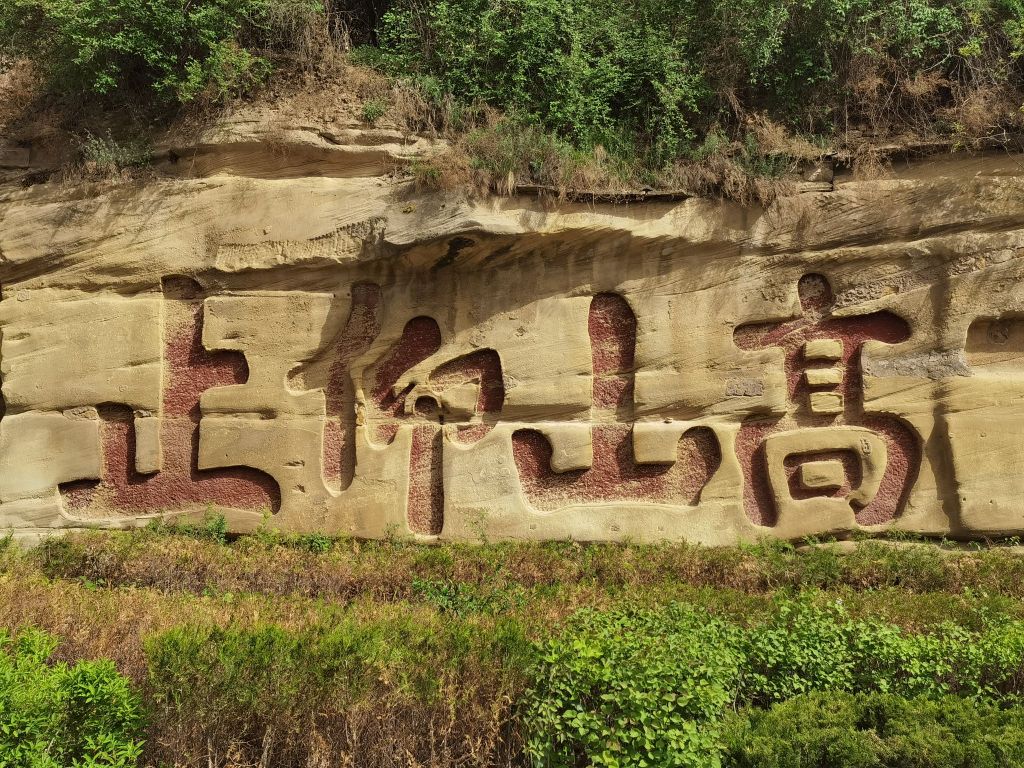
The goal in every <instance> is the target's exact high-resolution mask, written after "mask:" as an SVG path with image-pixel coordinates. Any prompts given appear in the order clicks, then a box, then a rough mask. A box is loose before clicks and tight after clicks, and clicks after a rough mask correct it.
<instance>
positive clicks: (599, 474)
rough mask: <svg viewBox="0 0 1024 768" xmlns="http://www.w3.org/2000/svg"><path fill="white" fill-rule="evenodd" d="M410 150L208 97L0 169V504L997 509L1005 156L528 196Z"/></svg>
mask: <svg viewBox="0 0 1024 768" xmlns="http://www.w3.org/2000/svg"><path fill="white" fill-rule="evenodd" d="M426 151H430V147H429V145H428V143H427V142H423V141H418V142H410V141H409V140H407V139H404V138H403V137H401V136H399V135H397V134H394V135H393V134H389V133H386V132H372V131H368V132H367V131H364V132H358V131H346V132H341V133H332V132H331V131H329V130H327V129H325V128H323V127H316V126H313V127H305V128H295V129H291V130H289V131H287V132H284V133H283V134H281V133H280V132H278V133H277V134H275V141H274V143H273V144H272V145H271V144H270V143H269V142H268V140H267V137H266V136H263V135H261V133H260V130H259V127H258V126H257V125H247V124H244V123H240V124H236V125H234V126H232V127H231V128H230V130H229V129H226V128H223V129H221V130H220V131H219V132H218V133H216V134H215V135H211V136H209V137H206V139H204V141H203V142H201V143H200V144H199V145H197V146H196V147H187V148H186V147H182V148H177V149H175V150H174V151H172V152H168V153H167V155H166V157H167V159H166V160H165V161H163V166H164V167H163V170H165V171H167V172H169V174H171V175H166V176H162V177H160V178H159V179H157V180H151V181H148V182H136V183H131V184H121V185H117V186H90V185H71V186H69V185H63V186H62V185H58V184H41V185H35V186H28V187H21V186H18V185H16V184H14V183H8V184H6V185H4V186H3V187H0V283H2V300H0V325H2V348H0V371H2V377H3V397H4V404H5V411H4V413H3V418H2V420H0V526H2V527H4V528H7V529H14V530H15V531H16V532H18V533H19V534H20V535H29V534H38V533H39V532H41V531H44V530H49V529H60V528H81V527H87V526H108V527H109V526H130V525H137V524H139V522H140V521H145V520H147V519H150V518H151V517H153V516H154V515H170V516H180V515H189V516H195V515H202V514H203V513H204V511H206V510H209V509H211V508H212V509H215V510H218V511H221V512H223V513H224V514H225V515H226V517H227V519H228V521H229V525H230V527H231V528H233V529H235V530H239V531H244V530H251V529H252V528H254V527H256V526H258V525H260V524H261V523H263V522H264V521H265V522H266V524H269V525H272V526H277V527H280V528H282V529H284V530H288V531H326V532H331V533H341V534H351V535H355V536H363V537H381V536H388V535H398V536H407V537H416V538H421V539H425V540H426V539H433V538H438V537H439V538H443V539H479V538H487V539H490V540H496V539H506V538H508V539H564V538H576V539H581V540H595V539H609V540H614V539H627V538H628V539H632V540H645V541H646V540H663V539H669V540H680V539H685V540H691V541H699V542H705V543H728V542H735V541H739V540H750V539H755V538H758V537H761V536H778V537H784V538H796V537H802V536H807V535H822V534H830V533H844V532H851V531H856V530H864V531H868V532H877V531H884V530H887V529H890V528H896V529H899V530H904V531H916V532H921V533H925V534H940V533H944V534H950V535H953V536H960V537H968V536H980V535H999V534H1013V533H1020V532H1022V531H1024V506H1022V505H1021V498H1022V497H1024V450H1022V448H1024V437H1022V434H1024V280H1022V279H1021V278H1022V274H1024V161H1020V160H1018V159H1016V158H1013V157H1007V156H1001V157H1000V156H984V157H975V158H960V159H957V158H949V159H944V160H941V161H940V160H933V161H930V162H927V163H923V164H918V165H916V166H914V167H912V168H907V169H904V171H902V172H901V173H898V174H897V176H896V177H895V178H890V179H885V180H879V181H864V182H855V181H848V182H842V183H836V184H835V185H834V187H833V188H831V189H827V190H825V191H804V192H795V193H793V194H791V195H788V196H786V197H783V198H781V199H779V200H778V201H777V202H776V203H775V204H773V205H772V206H770V207H769V208H767V209H762V208H757V207H746V208H744V207H741V206H737V205H733V204H728V203H720V202H715V201H709V200H701V199H685V200H679V201H674V202H647V203H642V204H637V203H634V204H628V205H604V204H589V205H588V204H582V203H562V204H559V205H557V206H556V205H552V204H550V203H545V202H544V201H541V200H538V199H536V198H526V197H521V198H490V199H473V198H471V197H468V196H466V195H465V194H440V193H417V192H416V191H415V190H414V189H412V187H411V185H410V184H409V183H407V182H400V181H396V180H394V179H393V178H392V176H391V175H390V173H391V172H392V171H393V170H394V168H395V167H396V166H398V165H401V164H403V163H406V162H408V161H409V159H410V158H411V157H414V156H416V155H417V154H418V153H422V152H426ZM172 161H173V162H172ZM174 174H177V176H176V177H175V176H174ZM821 186H822V185H820V184H819V185H817V186H815V187H814V189H815V190H818V189H820V188H821Z"/></svg>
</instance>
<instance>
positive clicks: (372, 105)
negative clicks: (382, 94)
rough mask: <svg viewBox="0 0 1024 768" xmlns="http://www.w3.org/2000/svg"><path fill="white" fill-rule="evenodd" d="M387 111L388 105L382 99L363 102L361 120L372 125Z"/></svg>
mask: <svg viewBox="0 0 1024 768" xmlns="http://www.w3.org/2000/svg"><path fill="white" fill-rule="evenodd" d="M387 111H388V104H387V102H386V101H384V100H383V99H368V100H367V101H365V102H363V120H364V121H366V122H367V123H369V124H370V125H373V124H374V123H376V122H377V121H378V120H380V119H381V118H382V117H384V115H385V113H386V112H387Z"/></svg>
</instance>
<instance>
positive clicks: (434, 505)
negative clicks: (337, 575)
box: [367, 317, 505, 535]
mask: <svg viewBox="0 0 1024 768" xmlns="http://www.w3.org/2000/svg"><path fill="white" fill-rule="evenodd" d="M441 342H442V340H441V330H440V328H439V327H438V325H437V322H436V321H435V320H433V319H432V318H429V317H415V318H413V319H412V320H410V321H409V322H408V323H407V324H406V326H405V329H404V331H403V332H402V336H401V338H400V339H399V340H398V341H397V342H396V343H395V344H394V345H393V346H392V347H391V348H390V349H389V350H388V351H387V352H385V354H384V355H383V356H382V357H381V358H380V360H379V361H378V362H377V363H376V364H375V365H374V366H373V370H374V381H373V386H372V387H371V388H370V392H369V402H368V403H367V411H368V422H369V423H371V424H373V425H374V426H375V428H374V432H373V435H372V437H373V439H375V440H376V441H378V442H385V443H390V442H391V441H392V440H394V438H395V435H396V434H397V433H398V428H399V426H400V425H401V424H402V423H408V424H411V425H413V433H412V449H411V456H410V458H409V500H408V513H407V514H408V521H409V527H410V529H411V530H413V531H415V532H417V533H422V534H428V535H437V534H439V533H440V532H441V528H442V526H443V525H444V478H443V450H444V438H445V435H448V436H449V437H450V438H451V439H453V440H458V441H460V442H474V441H476V440H479V439H480V438H482V437H483V436H484V435H486V434H487V433H488V432H489V431H490V430H491V429H492V428H493V425H494V421H495V419H496V418H497V415H498V414H499V413H500V412H501V408H502V405H503V403H504V401H505V387H504V383H503V381H502V373H501V359H500V358H499V357H498V353H497V352H495V351H494V350H492V349H484V350H478V351H476V352H473V353H470V354H468V355H462V356H460V357H456V358H453V359H451V360H447V361H445V362H443V363H441V364H440V365H438V366H437V367H435V368H434V370H433V371H431V372H430V374H429V375H428V376H427V380H426V381H425V382H419V381H413V382H410V383H409V384H408V385H407V386H406V387H405V388H404V389H402V390H401V391H397V392H396V391H395V385H396V383H397V382H398V380H399V378H401V376H402V374H404V373H406V372H407V371H409V370H410V369H411V368H413V367H414V366H416V365H418V364H419V363H421V362H423V361H424V360H426V359H427V358H428V357H430V356H431V355H433V354H435V353H436V352H438V351H439V350H440V349H441ZM468 383H474V384H476V385H477V401H476V408H475V415H477V416H479V418H480V420H479V421H472V422H468V423H460V422H453V421H451V420H450V419H449V418H448V417H447V416H446V414H445V409H444V408H443V405H442V403H438V402H437V401H436V400H435V399H434V398H433V397H426V396H420V397H419V398H418V399H417V401H416V402H415V403H409V402H408V401H409V398H410V397H412V396H413V394H412V392H413V390H414V389H415V388H416V387H417V385H420V384H423V385H426V386H427V388H428V389H429V390H430V391H431V392H432V393H434V394H437V395H438V396H440V397H441V398H442V400H443V395H444V392H445V390H447V389H449V388H451V387H455V386H459V385H463V384H468Z"/></svg>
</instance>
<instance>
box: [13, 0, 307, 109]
mask: <svg viewBox="0 0 1024 768" xmlns="http://www.w3.org/2000/svg"><path fill="white" fill-rule="evenodd" d="M290 1H291V4H293V5H295V9H294V10H295V12H300V11H304V12H309V11H310V9H321V6H320V4H319V3H318V2H316V0H290ZM284 3H286V0H194V1H193V2H188V3H183V2H180V1H179V0H6V2H4V3H3V4H0V55H9V56H24V57H27V58H30V59H32V60H33V61H34V62H36V63H37V64H38V65H39V66H40V68H41V69H42V70H43V71H44V72H45V73H46V74H47V75H48V77H49V79H50V82H51V86H52V87H53V88H55V89H56V90H59V91H63V92H72V93H77V92H92V93H96V94H113V93H115V92H117V91H122V90H128V91H129V92H133V93H135V94H138V92H139V91H150V92H151V93H152V94H153V95H154V96H156V97H157V98H158V99H159V100H161V101H163V102H167V103H173V102H182V103H183V102H188V101H192V100H193V99H195V98H197V97H198V96H200V95H203V96H205V97H208V98H210V99H211V100H214V99H221V98H224V97H226V96H229V95H232V94H235V93H237V92H239V91H242V90H244V89H246V88H248V87H250V86H252V85H254V84H255V83H258V82H260V81H261V80H263V79H264V78H265V77H266V76H267V74H268V73H269V71H270V64H269V62H268V60H267V59H266V58H265V57H264V56H262V55H261V54H260V53H259V49H263V48H266V47H267V46H269V45H270V44H271V43H272V42H273V37H274V22H275V20H277V19H281V18H282V17H283V15H282V14H281V13H279V12H278V11H279V8H278V6H280V5H282V4H284Z"/></svg>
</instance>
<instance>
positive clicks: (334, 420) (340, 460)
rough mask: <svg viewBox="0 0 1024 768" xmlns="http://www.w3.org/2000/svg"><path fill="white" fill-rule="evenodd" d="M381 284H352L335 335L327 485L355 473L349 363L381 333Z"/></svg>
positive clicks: (342, 484) (328, 395) (343, 483)
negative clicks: (348, 307)
mask: <svg viewBox="0 0 1024 768" xmlns="http://www.w3.org/2000/svg"><path fill="white" fill-rule="evenodd" d="M380 312H381V291H380V287H379V286H377V285H373V284H371V283H356V284H355V285H353V286H352V308H351V310H350V312H349V316H348V321H347V322H346V324H345V329H344V330H343V331H342V333H341V335H340V336H339V338H338V342H337V346H336V350H335V358H334V362H333V363H332V364H331V370H330V373H329V374H328V378H327V387H326V390H325V392H324V397H325V399H326V401H327V421H326V423H325V424H324V440H323V467H324V469H323V473H324V479H325V480H326V481H327V482H328V484H330V485H336V486H337V487H338V489H339V490H344V489H345V488H347V487H348V486H349V485H350V484H351V483H352V478H353V476H354V475H355V466H356V449H355V438H354V435H355V386H354V385H353V382H352V375H351V373H350V371H351V368H352V363H353V361H355V360H356V359H357V358H358V357H359V356H360V355H362V354H364V353H365V352H366V350H367V349H369V348H370V344H372V343H373V340H374V339H375V338H376V337H377V334H379V333H380V327H381V320H380Z"/></svg>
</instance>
